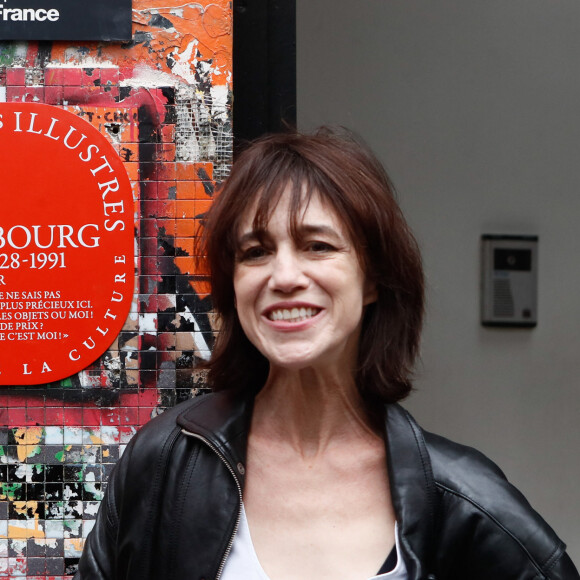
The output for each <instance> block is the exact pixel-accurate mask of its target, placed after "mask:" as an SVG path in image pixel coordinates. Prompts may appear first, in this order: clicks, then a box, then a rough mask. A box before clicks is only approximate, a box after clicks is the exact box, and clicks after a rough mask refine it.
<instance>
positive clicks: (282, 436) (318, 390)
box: [252, 369, 379, 459]
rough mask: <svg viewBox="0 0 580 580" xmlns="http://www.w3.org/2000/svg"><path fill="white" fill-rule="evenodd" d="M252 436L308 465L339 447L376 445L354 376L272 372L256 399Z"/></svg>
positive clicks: (375, 434) (376, 436)
mask: <svg viewBox="0 0 580 580" xmlns="http://www.w3.org/2000/svg"><path fill="white" fill-rule="evenodd" d="M252 436H253V437H258V438H267V440H269V441H271V442H274V441H276V442H277V443H279V444H285V445H289V446H290V447H292V448H293V449H294V450H295V451H297V452H298V453H300V454H301V455H302V456H303V457H304V458H305V459H306V458H309V459H312V458H315V457H316V456H317V455H318V454H319V453H322V452H324V451H326V450H328V449H329V448H330V447H331V446H332V445H333V444H335V443H345V442H347V441H353V440H355V439H358V440H362V439H365V440H376V439H377V438H379V434H378V433H377V432H376V431H375V430H374V429H373V428H372V427H371V422H370V420H369V418H368V416H367V413H366V411H365V408H364V403H363V401H362V399H361V397H360V394H359V392H358V389H357V388H356V385H355V382H354V379H353V377H352V376H350V375H348V376H345V375H344V374H341V373H338V372H334V373H328V372H320V371H317V370H314V369H303V370H299V371H288V370H286V369H285V370H283V371H276V370H272V371H271V372H270V375H269V377H268V380H267V382H266V384H265V386H264V388H263V389H262V390H261V391H260V393H259V394H258V396H257V397H256V401H255V406H254V413H253V417H252Z"/></svg>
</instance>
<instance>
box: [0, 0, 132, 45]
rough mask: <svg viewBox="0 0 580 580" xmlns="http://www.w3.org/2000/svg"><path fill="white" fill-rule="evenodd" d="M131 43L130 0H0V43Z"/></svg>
mask: <svg viewBox="0 0 580 580" xmlns="http://www.w3.org/2000/svg"><path fill="white" fill-rule="evenodd" d="M130 39H131V0H84V1H83V0H0V41H1V40H130Z"/></svg>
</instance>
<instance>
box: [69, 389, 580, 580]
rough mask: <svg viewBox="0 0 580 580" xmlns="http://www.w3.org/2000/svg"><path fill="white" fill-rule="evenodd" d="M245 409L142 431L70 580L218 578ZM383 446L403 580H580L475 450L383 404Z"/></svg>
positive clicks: (238, 471) (202, 410)
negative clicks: (403, 567)
mask: <svg viewBox="0 0 580 580" xmlns="http://www.w3.org/2000/svg"><path fill="white" fill-rule="evenodd" d="M251 412H252V401H251V400H244V399H241V398H236V397H234V396H233V395H230V394H228V393H219V394H212V395H204V396H202V397H198V398H196V399H193V400H192V401H187V402H186V403H184V404H181V405H178V406H177V407H175V408H173V409H171V410H169V411H166V412H165V413H164V414H163V415H161V416H160V417H157V418H156V419H154V420H152V421H151V422H150V423H148V424H147V425H146V426H145V427H143V429H142V430H141V431H140V432H139V433H138V434H137V435H136V436H135V437H134V438H133V439H132V440H131V442H130V444H129V445H128V446H127V449H126V450H125V452H124V454H123V456H122V458H121V460H120V461H119V463H118V464H117V466H116V468H115V470H114V472H113V474H112V476H111V479H110V481H109V484H108V487H107V492H106V495H105V498H104V500H103V502H102V505H101V509H100V511H99V514H98V517H97V521H96V525H95V527H94V529H93V531H92V532H91V533H90V535H89V537H88V539H87V543H86V546H85V550H84V552H83V556H82V558H81V560H80V563H79V572H78V573H77V576H75V578H76V579H77V580H80V579H82V580H93V579H116V580H121V579H123V580H125V579H131V580H147V579H150V580H160V579H168V580H169V579H172V580H182V579H183V580H185V579H187V580H202V579H203V580H213V579H217V578H219V576H220V574H221V570H222V567H223V564H224V561H225V559H226V557H227V554H228V551H229V547H230V545H231V542H232V538H233V535H234V533H235V530H236V526H237V521H238V517H239V511H240V502H241V495H242V489H243V487H244V473H245V468H244V463H245V453H246V441H247V435H248V427H249V422H250V417H251ZM386 445H387V457H388V468H389V478H390V481H391V493H392V499H393V504H394V508H395V512H396V516H397V521H398V524H399V529H400V533H401V550H402V557H403V558H404V560H405V563H406V565H407V569H408V572H409V578H410V580H420V579H422V580H427V579H431V580H433V579H437V580H443V579H445V580H484V579H485V580H524V579H525V580H530V579H544V578H549V579H551V580H560V579H565V580H578V579H579V578H580V576H579V575H578V572H577V571H576V569H575V568H574V565H573V564H572V562H571V560H570V559H569V557H568V556H567V554H566V553H565V545H564V544H563V543H562V541H560V540H559V539H558V537H557V536H556V534H555V533H554V532H553V531H552V530H551V529H550V527H549V526H548V525H547V524H546V523H545V522H544V520H542V518H541V517H540V516H539V515H538V514H537V513H536V512H535V511H533V509H532V508H531V507H530V505H529V504H528V502H527V501H526V499H525V498H524V497H523V496H522V495H521V494H520V493H519V492H518V491H517V490H516V489H515V488H514V487H513V486H511V485H510V484H509V483H508V482H507V480H506V479H505V477H504V475H503V474H502V472H501V471H500V470H499V469H498V467H497V466H495V465H494V464H493V463H492V462H491V461H489V460H488V459H487V458H485V457H484V456H483V455H481V454H480V453H479V452H477V451H475V450H473V449H471V448H468V447H464V446H461V445H457V444H455V443H452V442H450V441H448V440H446V439H443V438H442V437H439V436H437V435H433V434H430V433H426V432H424V431H423V430H422V429H421V428H420V427H419V426H418V425H417V424H416V423H415V421H414V420H413V419H412V418H411V416H410V415H409V414H408V413H407V412H406V411H405V410H403V409H402V408H401V407H400V406H398V405H389V406H388V407H387V412H386ZM385 550H386V549H385ZM240 580H243V579H240Z"/></svg>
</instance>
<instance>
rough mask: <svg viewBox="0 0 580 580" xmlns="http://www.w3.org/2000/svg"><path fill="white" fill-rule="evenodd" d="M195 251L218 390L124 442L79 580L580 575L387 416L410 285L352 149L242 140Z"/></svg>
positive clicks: (496, 492)
mask: <svg viewBox="0 0 580 580" xmlns="http://www.w3.org/2000/svg"><path fill="white" fill-rule="evenodd" d="M204 240H205V246H204V252H205V253H206V254H207V259H208V263H209V267H210V271H211V281H212V295H213V299H214V305H215V309H216V310H217V312H218V313H219V315H220V317H221V327H220V333H219V336H218V338H217V341H216V346H215V349H214V353H213V355H212V359H211V361H210V362H209V364H208V365H207V366H208V380H209V383H210V385H211V386H212V388H213V390H214V391H215V393H213V394H211V395H206V396H203V397H199V398H197V399H194V400H192V401H188V402H186V403H184V404H182V405H180V406H178V407H176V408H174V409H172V410H170V411H167V412H166V413H164V414H163V415H162V416H160V417H158V418H157V419H154V420H153V421H151V422H150V423H149V424H148V425H147V426H145V427H144V428H143V429H142V430H141V431H140V433H139V434H138V435H137V436H136V437H134V438H133V440H132V441H131V443H130V445H129V446H128V448H127V450H126V451H125V453H124V454H123V457H122V459H121V461H120V462H119V464H118V465H117V468H116V469H115V472H114V474H113V476H112V477H111V480H110V482H109V484H108V488H107V493H106V497H105V499H104V501H103V504H102V507H101V510H100V513H99V516H98V519H97V522H96V525H95V528H94V530H93V531H92V533H91V534H90V536H89V538H88V539H87V543H86V547H85V551H84V553H83V557H82V559H81V561H80V564H79V574H78V576H77V578H107V579H108V578H115V579H121V578H123V579H125V578H131V579H133V578H135V579H137V578H138V579H139V580H142V579H145V578H155V579H159V578H175V579H181V578H183V579H185V578H187V579H189V580H191V579H194V580H199V579H202V578H203V579H206V580H210V579H214V578H220V579H221V580H232V579H244V580H246V579H248V580H253V579H260V580H268V579H271V580H287V579H300V580H309V579H316V580H321V579H332V580H340V579H345V580H359V579H360V580H365V579H369V578H389V579H391V580H402V579H411V580H419V579H428V578H430V579H435V578H437V579H448V580H478V579H481V580H484V579H485V580H490V579H493V580H508V579H509V580H512V579H513V580H515V579H521V580H524V579H532V578H549V579H566V580H571V579H578V578H579V576H578V573H577V571H576V570H575V568H574V566H573V564H572V562H571V561H570V559H569V557H568V556H567V555H566V553H565V546H564V544H563V543H562V542H561V541H560V540H559V539H558V538H557V536H556V535H555V534H554V532H553V531H552V530H551V529H550V528H549V527H548V526H547V524H546V523H545V522H544V521H543V520H542V519H541V518H540V516H539V515H538V514H537V513H536V512H534V511H533V510H532V508H531V507H530V506H529V504H528V503H527V501H526V500H525V499H524V498H523V497H522V496H521V494H520V493H519V492H518V491H517V490H515V489H514V488H513V487H512V486H511V485H510V484H509V483H508V482H507V481H506V479H505V478H504V476H503V474H502V473H501V471H500V470H499V469H498V468H497V467H496V466H495V465H494V464H493V463H491V462H490V461H489V460H487V459H486V458H485V457H483V456H482V455H481V454H479V453H478V452H476V451H474V450H472V449H469V448H466V447H463V446H460V445H457V444H454V443H451V442H450V441H447V440H445V439H443V438H441V437H438V436H435V435H432V434H429V433H425V432H423V431H422V430H421V429H420V427H418V426H417V424H416V423H415V422H414V421H413V419H412V418H411V417H410V416H409V415H408V414H407V413H406V412H405V411H404V410H403V409H402V408H401V407H399V406H398V405H397V404H396V402H397V401H400V400H401V399H403V398H404V397H405V396H406V395H407V394H408V393H409V391H410V388H411V384H410V373H411V369H412V365H413V361H414V358H415V356H416V354H417V349H418V343H419V333H420V327H421V319H422V314H423V275H422V268H421V260H420V256H419V252H418V249H417V246H416V243H415V241H414V239H413V237H412V235H411V233H410V232H409V230H408V228H407V225H406V223H405V221H404V219H403V217H402V215H401V213H400V210H399V208H398V206H397V204H396V202H395V200H394V197H393V193H392V188H391V186H390V184H389V180H388V178H387V176H386V174H385V172H384V170H383V169H382V167H381V166H380V164H379V163H378V161H377V160H376V159H375V158H374V156H372V154H371V153H370V152H369V151H368V150H367V149H366V148H364V147H362V146H361V145H360V144H358V143H357V142H355V141H354V140H353V139H352V138H351V137H349V136H348V135H344V134H343V135H340V134H334V133H331V132H320V133H319V134H317V135H313V136H302V135H277V136H271V137H267V138H263V139H261V140H259V141H257V142H255V143H253V144H252V145H251V146H250V147H249V148H248V149H246V151H245V152H243V153H242V154H241V155H240V156H239V158H238V160H237V161H236V163H235V164H234V167H233V169H232V172H231V176H230V178H229V179H228V180H227V182H226V183H225V185H224V187H223V189H222V191H221V193H220V195H219V197H218V198H217V200H216V201H215V202H214V206H213V208H212V210H211V211H210V213H209V216H208V219H207V223H206V225H205V239H204Z"/></svg>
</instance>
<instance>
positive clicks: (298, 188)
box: [233, 155, 348, 240]
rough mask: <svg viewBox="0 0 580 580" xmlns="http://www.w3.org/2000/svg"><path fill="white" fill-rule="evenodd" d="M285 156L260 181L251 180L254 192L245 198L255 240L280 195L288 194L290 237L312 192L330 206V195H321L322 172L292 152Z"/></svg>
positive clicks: (325, 189) (236, 230) (295, 231)
mask: <svg viewBox="0 0 580 580" xmlns="http://www.w3.org/2000/svg"><path fill="white" fill-rule="evenodd" d="M285 157H286V159H282V160H278V161H279V163H278V164H276V163H274V164H273V165H274V170H273V171H271V172H270V173H269V174H268V175H267V176H265V179H264V180H263V181H262V182H261V183H259V184H258V183H255V184H254V188H252V189H253V191H254V192H255V193H254V194H253V195H248V197H247V206H246V207H247V208H248V209H246V211H249V210H250V208H251V211H253V212H255V213H254V217H253V220H252V231H253V233H254V234H255V235H256V236H257V238H258V239H259V240H261V238H262V237H263V235H264V233H265V231H266V229H267V227H268V223H269V221H270V218H271V217H272V214H273V213H274V211H275V210H276V207H277V206H278V204H279V203H280V199H281V198H282V196H284V195H288V196H289V204H288V207H289V214H288V222H289V226H290V234H291V235H292V237H293V238H294V239H298V237H299V236H298V230H299V226H300V223H301V221H302V218H303V216H304V213H305V212H306V210H307V209H308V206H309V204H310V200H311V199H312V197H313V196H314V195H320V199H321V201H322V202H323V203H325V204H328V205H329V206H330V207H333V205H334V204H333V203H332V196H329V195H325V192H326V191H327V187H326V186H327V184H325V183H323V182H324V181H326V180H325V179H324V178H323V176H322V175H316V173H317V172H316V171H313V168H312V167H311V166H309V164H307V163H306V162H305V160H304V159H303V158H302V157H299V156H296V155H291V156H290V155H288V156H285ZM280 161H282V163H280ZM335 211H336V210H335ZM242 215H243V214H242ZM241 217H242V216H241V215H240V216H239V218H238V220H237V223H236V226H235V228H234V232H233V233H234V236H235V237H237V234H238V233H239V232H238V228H239V224H240V221H241ZM347 227H348V226H347Z"/></svg>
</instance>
